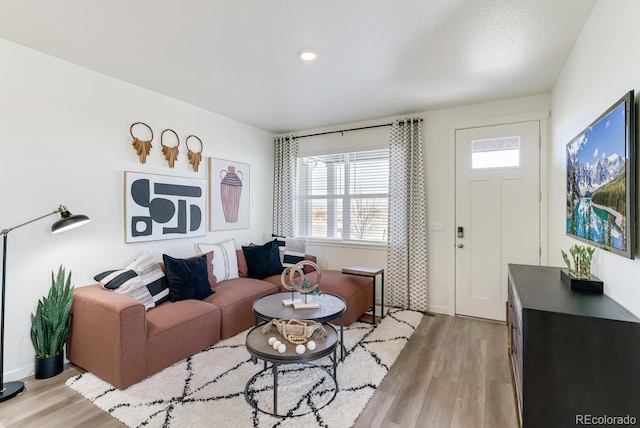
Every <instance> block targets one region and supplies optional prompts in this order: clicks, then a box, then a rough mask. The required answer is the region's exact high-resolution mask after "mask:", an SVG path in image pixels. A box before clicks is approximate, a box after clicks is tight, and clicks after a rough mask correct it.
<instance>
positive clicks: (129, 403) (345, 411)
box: [67, 309, 422, 428]
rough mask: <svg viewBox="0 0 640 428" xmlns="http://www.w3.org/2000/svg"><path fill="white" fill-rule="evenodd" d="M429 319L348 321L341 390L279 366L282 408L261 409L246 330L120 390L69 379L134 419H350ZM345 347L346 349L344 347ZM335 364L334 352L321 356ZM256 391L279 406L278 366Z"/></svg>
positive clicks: (233, 422)
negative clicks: (275, 379) (331, 355)
mask: <svg viewBox="0 0 640 428" xmlns="http://www.w3.org/2000/svg"><path fill="white" fill-rule="evenodd" d="M421 321H422V314H421V313H419V312H414V311H405V310H394V309H391V310H390V311H388V313H387V314H386V316H385V317H384V318H383V319H382V321H380V322H379V323H378V325H377V326H376V327H375V328H374V327H373V326H371V325H369V324H365V323H361V322H356V323H354V324H352V325H351V326H349V327H345V330H344V341H345V346H346V348H347V355H346V357H345V359H344V361H342V362H339V363H338V372H337V378H338V393H337V394H336V395H335V398H334V399H333V401H331V402H330V403H329V404H328V405H326V406H324V407H323V405H325V404H326V403H327V401H329V400H330V399H331V398H332V397H333V396H334V393H335V384H334V383H333V380H332V379H331V376H330V375H329V374H328V373H327V372H326V371H325V370H322V369H319V368H317V367H314V366H310V365H304V364H283V365H279V366H278V414H286V415H288V416H287V417H284V418H282V417H274V416H272V415H270V414H267V413H265V412H263V411H259V410H256V409H254V408H253V407H252V406H250V405H249V404H248V403H247V400H246V398H245V393H244V390H245V385H246V384H247V382H248V381H249V379H250V378H251V377H252V376H253V375H255V374H256V373H257V372H259V371H260V370H262V369H263V368H264V364H263V362H262V361H260V360H259V361H258V363H257V364H254V363H253V362H252V361H251V358H250V355H249V353H248V352H247V350H246V348H245V345H244V343H245V337H246V334H247V331H248V330H247V331H244V332H242V333H239V334H237V335H236V336H233V337H231V338H229V339H225V340H223V341H220V342H218V343H217V344H215V345H214V346H212V347H211V348H208V349H206V350H204V351H202V352H199V353H197V354H195V355H192V356H191V357H189V358H186V359H184V360H182V361H179V362H177V363H175V364H174V365H172V366H171V367H168V368H166V369H164V370H162V371H161V372H159V373H156V374H155V375H153V376H151V377H149V378H147V379H145V380H143V381H141V382H139V383H137V384H135V385H133V386H130V387H129V388H127V389H125V390H123V391H120V390H118V389H116V388H114V387H113V386H112V385H110V384H108V383H106V382H104V381H103V380H101V379H99V378H97V377H96V376H94V375H93V374H91V373H84V374H82V375H78V376H75V377H73V378H70V379H69V380H68V381H67V386H69V387H70V388H72V389H73V390H75V391H77V392H78V393H80V394H81V395H82V396H83V397H85V398H86V399H88V400H89V401H91V402H92V403H93V404H95V405H96V406H98V407H99V408H100V409H102V410H104V411H105V412H107V413H109V414H110V415H111V416H113V417H114V418H116V419H118V420H120V421H121V422H123V423H124V424H126V425H127V426H130V427H187V426H188V427H211V426H225V427H296V428H299V427H314V426H317V427H348V426H352V425H353V423H354V422H355V420H356V418H357V417H358V415H359V414H360V413H361V412H362V410H363V409H364V407H365V406H366V404H367V402H368V401H369V399H370V398H371V396H372V395H373V393H374V391H375V389H376V388H377V387H378V385H380V382H381V381H382V379H383V378H384V376H385V375H386V374H387V372H388V371H389V368H390V367H391V365H392V364H393V362H394V361H395V360H396V358H397V357H398V355H399V354H400V351H402V348H404V346H405V344H406V343H407V342H408V341H409V338H410V337H411V335H412V334H413V332H414V331H415V329H416V328H417V327H418V325H419V324H420V322H421ZM338 355H339V352H338ZM314 363H315V364H317V365H318V366H322V367H325V368H327V369H328V370H329V371H332V361H331V359H330V358H329V357H325V358H323V359H320V360H317V361H315V362H314ZM249 397H250V399H251V400H254V401H255V402H256V403H257V404H258V407H259V408H260V409H263V410H266V411H267V412H270V411H272V409H273V377H272V374H271V370H267V371H266V372H265V373H264V374H263V375H261V376H258V377H256V379H255V381H254V382H253V383H252V384H251V386H250V392H249Z"/></svg>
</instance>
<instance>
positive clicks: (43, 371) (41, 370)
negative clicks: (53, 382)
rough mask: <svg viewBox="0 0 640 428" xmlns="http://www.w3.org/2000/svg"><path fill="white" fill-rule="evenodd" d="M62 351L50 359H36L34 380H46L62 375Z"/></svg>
mask: <svg viewBox="0 0 640 428" xmlns="http://www.w3.org/2000/svg"><path fill="white" fill-rule="evenodd" d="M63 363H64V351H63V352H60V353H59V354H58V355H54V356H52V357H44V358H40V357H36V379H48V378H50V377H53V376H57V375H59V374H60V373H62V369H63Z"/></svg>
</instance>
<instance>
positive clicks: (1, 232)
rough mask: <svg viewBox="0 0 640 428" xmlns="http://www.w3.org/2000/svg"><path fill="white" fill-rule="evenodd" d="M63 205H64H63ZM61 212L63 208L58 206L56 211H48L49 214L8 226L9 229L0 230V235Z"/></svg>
mask: <svg viewBox="0 0 640 428" xmlns="http://www.w3.org/2000/svg"><path fill="white" fill-rule="evenodd" d="M61 207H62V206H61ZM60 212H62V211H61V208H58V209H57V210H55V211H53V212H50V213H47V214H45V215H42V216H40V217H38V218H34V219H33V220H29V221H26V222H24V223H22V224H19V225H17V226H13V227H10V228H8V229H2V230H0V235H5V236H6V235H8V234H9V232H11V231H12V230H13V229H17V228H19V227H22V226H26V225H27V224H30V223H33V222H34V221H38V220H41V219H43V218H45V217H49V216H50V215H54V214H58V213H60Z"/></svg>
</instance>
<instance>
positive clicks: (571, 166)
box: [566, 91, 635, 258]
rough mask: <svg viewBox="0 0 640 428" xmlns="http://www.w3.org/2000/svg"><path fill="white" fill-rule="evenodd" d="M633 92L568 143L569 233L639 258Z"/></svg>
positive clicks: (617, 252) (630, 256)
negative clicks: (636, 239)
mask: <svg viewBox="0 0 640 428" xmlns="http://www.w3.org/2000/svg"><path fill="white" fill-rule="evenodd" d="M633 103H634V98H633V91H630V92H629V93H628V94H627V95H625V96H624V97H623V98H621V99H620V100H619V101H618V102H617V103H615V104H614V105H613V106H612V107H611V108H609V110H607V111H606V112H605V113H604V114H603V115H602V116H600V117H599V118H598V119H597V120H596V121H594V122H593V123H592V124H591V125H589V127H587V129H585V130H584V131H582V132H581V133H580V134H579V135H578V136H577V137H575V138H574V139H573V140H571V142H569V144H567V219H566V220H567V222H566V225H567V228H566V232H567V235H570V236H571V237H574V238H577V239H579V240H582V241H585V242H587V243H589V244H593V245H594V246H597V247H600V248H604V249H605V250H609V251H611V252H614V253H616V254H620V255H623V256H625V257H629V258H633V257H634V251H633V250H634V235H635V233H634V229H635V226H634V221H635V213H634V211H635V210H634V206H635V197H634V196H635V189H634V178H633V177H635V174H634V173H635V171H634V164H635V160H634V146H635V143H634V134H635V131H634V113H633V111H634V109H633Z"/></svg>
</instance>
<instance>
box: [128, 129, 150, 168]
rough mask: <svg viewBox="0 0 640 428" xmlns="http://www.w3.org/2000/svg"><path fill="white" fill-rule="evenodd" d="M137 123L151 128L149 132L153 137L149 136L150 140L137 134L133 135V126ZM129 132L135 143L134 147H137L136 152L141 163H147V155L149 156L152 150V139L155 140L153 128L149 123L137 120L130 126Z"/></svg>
mask: <svg viewBox="0 0 640 428" xmlns="http://www.w3.org/2000/svg"><path fill="white" fill-rule="evenodd" d="M136 125H142V126H144V127H146V128H147V129H148V130H149V133H150V134H151V138H149V140H141V139H139V138H138V137H136V136H135V135H133V128H134V127H135V126H136ZM129 133H130V134H131V137H132V138H133V143H132V144H131V145H132V146H133V148H134V149H136V153H138V158H139V159H140V163H146V162H147V156H149V153H150V152H151V147H153V146H152V145H151V141H152V140H153V130H152V129H151V127H150V126H149V125H147V124H146V123H144V122H135V123H133V124H132V125H131V127H130V128H129Z"/></svg>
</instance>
